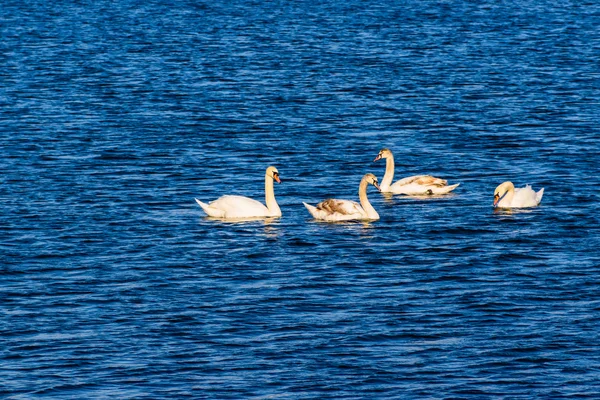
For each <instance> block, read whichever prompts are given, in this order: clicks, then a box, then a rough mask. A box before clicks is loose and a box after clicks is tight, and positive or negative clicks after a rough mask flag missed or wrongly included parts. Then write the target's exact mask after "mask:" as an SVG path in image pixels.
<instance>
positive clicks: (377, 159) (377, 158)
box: [373, 154, 381, 162]
mask: <svg viewBox="0 0 600 400" xmlns="http://www.w3.org/2000/svg"><path fill="white" fill-rule="evenodd" d="M379 160H381V154H377V157H375V159H374V160H373V162H375V161H379Z"/></svg>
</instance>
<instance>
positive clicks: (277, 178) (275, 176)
mask: <svg viewBox="0 0 600 400" xmlns="http://www.w3.org/2000/svg"><path fill="white" fill-rule="evenodd" d="M273 179H275V180H276V181H277V183H281V179H279V174H273Z"/></svg>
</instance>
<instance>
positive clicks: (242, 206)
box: [196, 166, 281, 219]
mask: <svg viewBox="0 0 600 400" xmlns="http://www.w3.org/2000/svg"><path fill="white" fill-rule="evenodd" d="M273 180H276V181H277V183H281V179H279V171H277V168H275V167H273V166H270V167H269V168H267V171H266V172H265V202H266V204H267V206H266V207H265V206H264V205H263V204H262V203H261V202H259V201H256V200H254V199H251V198H249V197H243V196H230V195H227V196H221V197H219V198H218V199H217V200H215V201H213V202H211V203H209V204H206V203H203V202H201V201H200V200H198V199H196V202H197V203H198V204H199V205H200V207H202V209H203V210H204V212H205V213H206V214H207V215H208V216H209V217H217V218H224V219H239V218H265V217H281V210H280V209H279V206H278V205H277V201H276V200H275V192H274V190H273Z"/></svg>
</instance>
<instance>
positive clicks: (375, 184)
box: [373, 160, 381, 192]
mask: <svg viewBox="0 0 600 400" xmlns="http://www.w3.org/2000/svg"><path fill="white" fill-rule="evenodd" d="M375 161H377V160H375ZM373 186H375V187H376V188H377V190H379V191H380V192H381V188H380V187H379V183H377V182H373Z"/></svg>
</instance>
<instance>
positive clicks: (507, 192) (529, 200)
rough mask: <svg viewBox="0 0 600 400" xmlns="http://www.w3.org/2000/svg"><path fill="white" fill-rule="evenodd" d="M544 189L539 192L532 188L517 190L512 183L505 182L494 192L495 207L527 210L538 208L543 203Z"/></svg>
mask: <svg viewBox="0 0 600 400" xmlns="http://www.w3.org/2000/svg"><path fill="white" fill-rule="evenodd" d="M543 195H544V188H542V189H540V190H539V191H538V192H536V191H535V190H533V189H532V188H531V186H529V185H525V187H524V188H517V189H515V185H513V183H512V182H504V183H502V184H500V185H498V187H497V188H496V190H494V207H498V208H526V207H536V206H538V205H539V204H540V203H541V201H542V196H543Z"/></svg>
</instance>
